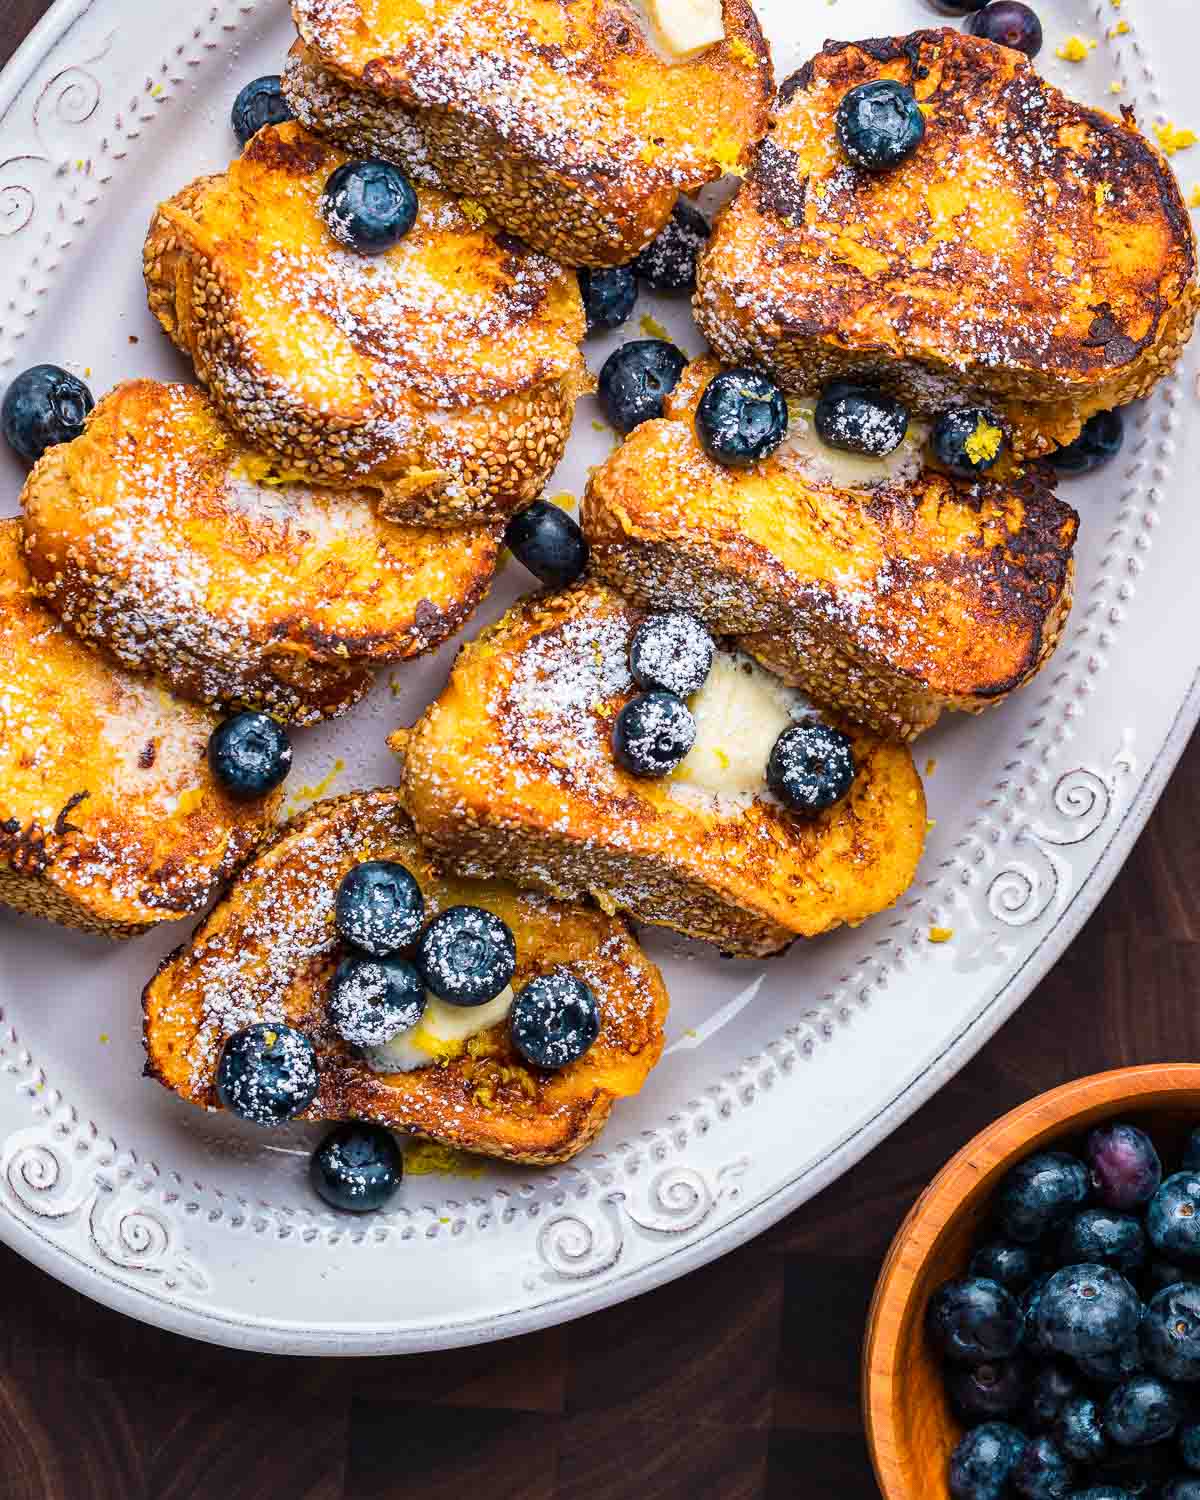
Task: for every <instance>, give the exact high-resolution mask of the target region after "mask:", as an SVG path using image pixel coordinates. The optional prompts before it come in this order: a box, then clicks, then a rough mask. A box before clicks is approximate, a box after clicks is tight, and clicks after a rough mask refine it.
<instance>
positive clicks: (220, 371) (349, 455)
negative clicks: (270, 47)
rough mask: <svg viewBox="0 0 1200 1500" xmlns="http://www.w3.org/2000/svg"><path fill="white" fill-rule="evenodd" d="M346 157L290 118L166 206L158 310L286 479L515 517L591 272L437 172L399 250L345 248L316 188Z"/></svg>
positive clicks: (569, 386)
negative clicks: (543, 251) (515, 229)
mask: <svg viewBox="0 0 1200 1500" xmlns="http://www.w3.org/2000/svg"><path fill="white" fill-rule="evenodd" d="M346 160H347V157H346V154H345V153H344V152H342V151H339V150H338V149H337V148H336V147H334V146H331V145H327V144H325V143H323V142H321V141H318V140H317V139H316V138H315V137H314V136H311V135H309V134H308V133H307V132H306V131H305V130H304V129H303V128H302V127H301V126H299V125H297V124H295V123H294V122H288V123H286V124H284V125H281V126H279V127H277V128H275V127H267V128H266V129H264V130H260V131H259V133H258V134H257V135H256V136H255V137H254V139H253V140H252V141H251V142H250V144H249V145H248V146H247V148H246V150H245V152H244V153H243V155H242V156H240V157H239V158H238V159H237V160H235V161H234V162H233V163H232V164H231V166H230V168H229V170H228V171H227V172H224V173H222V174H221V175H220V176H218V177H205V178H201V179H199V180H198V181H197V182H194V183H192V185H191V186H190V187H188V188H186V189H185V190H184V191H183V192H182V193H180V194H178V195H177V196H176V197H174V198H172V199H170V200H169V201H168V202H166V203H163V204H161V205H160V206H159V208H158V210H157V211H156V213H155V216H154V220H153V222H152V224H151V227H150V233H149V236H148V238H147V240H146V246H145V256H144V270H145V276H146V285H147V288H148V292H149V300H150V308H151V311H152V312H153V313H154V314H155V316H156V317H157V318H158V320H159V322H160V323H161V324H162V326H163V328H164V329H165V330H166V332H167V334H168V335H169V336H170V337H171V339H172V340H173V341H174V342H175V343H176V344H177V345H178V346H179V348H180V349H182V350H183V351H184V353H185V354H188V355H190V357H191V359H192V362H193V364H194V365H195V368H196V373H197V375H198V376H199V377H200V379H201V381H202V382H203V383H204V384H205V385H206V386H207V387H208V389H209V390H210V392H211V393H212V396H213V399H214V400H215V401H216V403H217V405H218V406H219V407H220V409H221V411H222V413H223V414H224V416H225V417H226V419H227V420H228V421H229V422H230V423H231V424H232V425H233V426H234V427H235V428H237V429H238V431H239V432H241V433H242V435H243V436H244V437H245V438H246V439H247V441H248V442H249V443H250V445H251V446H252V447H254V448H257V449H259V450H261V451H263V452H265V453H267V454H269V455H271V456H272V457H273V459H274V460H275V463H276V469H277V473H276V477H278V478H281V479H286V478H297V477H299V478H310V479H314V480H318V481H320V482H321V483H324V484H329V485H334V486H336V487H339V488H362V487H367V488H371V489H375V490H379V491H381V492H382V497H383V505H384V509H385V510H386V512H387V514H388V515H390V516H391V517H392V518H393V519H396V520H403V521H410V522H416V523H420V524H428V525H439V526H457V525H462V524H464V523H466V522H474V521H478V520H480V519H485V518H486V519H495V518H503V517H505V516H507V515H509V514H511V513H512V512H513V511H514V510H517V509H519V508H520V506H521V505H522V504H524V503H525V502H526V501H528V500H531V499H533V498H534V496H536V495H537V494H538V493H539V491H540V489H541V486H542V484H543V483H544V481H545V479H546V478H547V476H548V475H549V474H550V472H551V470H552V469H553V468H554V466H555V465H556V464H557V462H558V460H559V458H560V457H561V456H562V452H563V448H564V447H565V445H566V441H567V435H568V433H569V432H570V428H571V417H572V413H573V411H574V406H575V400H576V397H577V396H578V395H579V394H580V392H581V391H582V390H584V389H586V388H587V387H588V385H589V381H590V377H589V376H588V374H587V370H586V368H585V366H584V363H583V356H582V355H581V353H580V351H579V344H580V343H581V342H582V339H583V335H584V318H583V305H582V303H581V301H580V296H579V287H578V284H577V280H576V277H575V276H574V275H573V274H571V273H570V272H567V271H565V270H564V269H563V268H562V267H561V266H559V265H557V264H555V262H553V261H551V260H548V259H547V258H546V257H545V256H544V255H539V254H538V253H537V252H535V251H533V250H530V249H529V248H528V247H527V246H525V245H523V244H520V243H519V242H518V241H516V240H514V239H512V238H511V237H510V236H508V235H505V234H502V233H498V232H497V230H496V226H495V225H494V224H492V223H491V222H490V221H489V220H488V218H487V215H486V214H485V213H483V212H482V210H479V209H478V206H477V205H475V206H473V207H472V206H471V205H467V206H465V207H464V206H460V204H459V203H458V202H457V201H456V200H455V199H453V198H450V197H448V196H447V195H446V194H445V193H441V192H438V191H436V190H435V189H433V188H424V187H423V188H422V189H421V190H420V212H419V214H418V216H417V221H416V223H415V225H414V226H413V228H412V230H411V231H410V232H409V233H408V234H407V235H406V236H405V237H404V239H403V240H401V241H400V243H399V244H398V245H396V246H394V247H393V248H392V249H391V250H389V251H388V252H387V253H386V254H383V255H376V256H364V255H358V254H356V253H355V252H354V251H351V250H347V249H345V248H343V247H342V246H341V245H340V244H338V242H337V241H336V240H335V239H334V238H333V236H332V235H331V234H330V233H329V231H328V229H327V228H326V227H325V223H324V221H323V220H322V218H321V216H320V214H319V212H318V206H317V205H318V200H319V198H320V195H321V192H322V190H323V188H324V186H325V183H326V182H327V180H328V179H329V176H330V174H331V173H332V172H333V171H334V170H335V169H336V168H337V167H339V166H340V165H341V164H342V163H343V162H345V161H346Z"/></svg>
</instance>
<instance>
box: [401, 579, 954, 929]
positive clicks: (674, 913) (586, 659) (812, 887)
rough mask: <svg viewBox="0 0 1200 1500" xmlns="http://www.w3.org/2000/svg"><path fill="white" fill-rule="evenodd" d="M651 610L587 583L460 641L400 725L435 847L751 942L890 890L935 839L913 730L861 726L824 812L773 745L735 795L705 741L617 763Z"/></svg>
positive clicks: (514, 875) (882, 899)
mask: <svg viewBox="0 0 1200 1500" xmlns="http://www.w3.org/2000/svg"><path fill="white" fill-rule="evenodd" d="M644 617H645V616H644V612H643V611H641V610H639V609H638V608H637V607H636V606H635V605H632V604H629V603H627V602H626V601H625V600H623V599H622V598H621V597H620V596H619V595H618V594H616V593H614V592H612V591H611V590H610V589H607V588H605V587H604V586H603V585H601V584H597V583H584V584H581V585H579V586H577V587H576V588H574V589H572V590H569V591H567V592H565V593H562V594H552V595H534V596H532V597H531V598H529V599H526V600H524V601H522V602H521V603H519V604H518V605H517V606H516V607H515V608H514V609H512V610H511V611H510V612H509V613H508V614H507V615H506V616H505V617H504V619H503V620H501V621H500V623H499V624H498V625H496V626H494V627H493V628H492V629H490V630H488V631H486V632H485V633H484V634H483V635H482V636H480V637H479V639H477V640H476V641H474V642H472V643H471V644H470V645H468V646H465V647H464V648H463V649H462V651H461V652H460V653H459V656H458V660H457V662H456V663H455V666H454V671H453V672H452V674H451V677H450V682H449V684H448V686H447V687H446V690H445V691H444V692H443V694H442V696H441V697H440V698H439V699H438V700H437V701H436V702H435V703H434V704H433V705H432V706H431V707H430V708H429V709H428V710H427V712H426V713H425V715H424V717H423V718H422V719H421V720H420V721H419V722H418V723H417V724H416V726H415V727H414V728H413V729H412V730H411V731H401V732H399V733H398V734H396V735H394V736H393V737H392V740H391V743H392V745H393V747H394V748H395V749H396V750H397V751H398V752H399V753H400V754H401V755H402V756H403V760H404V769H403V774H402V777H401V787H402V790H403V793H404V800H405V805H406V806H407V807H408V809H409V811H410V812H411V813H412V816H413V821H414V822H415V824H416V826H417V831H418V833H419V834H420V837H421V838H422V839H423V840H424V842H425V843H426V844H427V845H428V846H429V848H430V849H431V850H433V851H434V852H435V854H436V855H437V857H438V858H439V859H441V860H443V861H445V862H446V864H447V866H448V867H449V868H452V869H456V870H459V871H461V872H462V873H464V874H470V875H485V874H497V875H504V876H506V877H508V878H509V879H512V880H515V881H516V882H517V884H519V885H522V886H527V887H531V888H533V889H536V890H544V891H547V892H549V893H551V894H553V895H555V896H558V897H562V898H564V899H572V898H576V897H579V896H583V895H590V896H592V897H593V898H594V899H595V900H596V901H597V902H598V903H599V904H600V905H601V906H602V907H604V909H605V910H607V911H627V912H629V913H630V914H631V915H632V916H633V917H634V918H636V919H637V920H638V921H642V922H652V923H657V924H660V925H662V926H666V927H674V928H676V929H677V930H679V931H680V932H684V933H687V934H689V935H691V936H693V937H699V938H704V939H706V940H707V941H709V942H712V943H716V944H718V945H719V946H720V947H721V948H722V949H724V950H725V951H726V952H728V953H732V954H738V955H742V956H745V957H755V956H761V955H766V954H770V953H775V952H778V951H779V950H780V949H782V948H784V947H786V946H787V945H788V944H789V943H790V942H791V941H792V940H793V939H794V938H796V937H798V936H803V937H813V936H816V935H817V934H818V933H822V932H826V931H828V930H829V929H830V928H833V927H837V926H839V925H840V924H842V923H850V924H852V925H853V924H857V923H859V922H861V921H863V920H864V918H866V917H869V916H871V915H872V914H873V913H875V912H878V911H882V910H883V909H884V908H885V907H887V906H890V905H891V904H892V903H893V902H894V901H895V900H896V899H897V898H898V897H899V896H900V895H901V894H902V893H903V892H904V891H905V890H906V889H907V888H908V886H909V884H910V883H911V881H912V879H913V875H914V873H915V872H916V868H917V862H918V860H919V859H920V856H921V849H922V845H923V843H924V839H925V797H924V793H923V791H922V788H921V782H920V779H919V778H918V776H917V773H916V770H915V769H914V767H913V763H912V757H911V756H910V754H909V752H908V750H907V749H906V748H905V747H904V746H903V745H899V744H895V743H888V742H885V741H882V740H880V739H878V738H876V737H875V736H874V735H872V734H869V733H868V732H866V731H864V730H851V731H849V733H850V735H851V739H852V741H853V745H854V754H855V758H856V762H857V766H858V774H857V776H856V778H855V781H854V783H853V786H852V787H851V790H850V792H849V794H848V795H847V796H846V797H845V798H844V799H843V800H842V801H841V802H840V803H838V804H836V805H835V806H834V807H832V808H830V809H829V810H828V811H827V812H825V813H823V814H821V816H820V817H818V818H816V819H815V820H814V821H811V822H808V821H805V820H803V819H801V818H799V817H797V816H796V815H795V814H793V813H792V812H790V811H789V810H788V809H786V808H784V807H782V806H781V805H780V804H778V803H777V802H776V801H775V800H774V799H773V798H771V797H770V796H769V795H768V793H767V789H766V786H765V784H763V776H764V774H765V769H766V761H767V757H768V755H769V754H770V749H771V744H769V743H768V744H766V745H765V746H762V747H760V748H761V755H760V758H759V760H758V763H757V766H756V767H755V770H756V779H757V783H758V784H757V786H755V787H752V788H749V789H747V788H746V787H743V786H741V785H740V783H739V785H738V787H736V788H734V789H733V792H732V794H731V795H729V796H723V795H717V796H713V797H708V796H706V795H704V794H703V790H701V792H700V793H698V792H697V787H696V785H695V784H694V780H693V778H692V768H691V766H690V764H689V763H690V761H691V757H689V762H685V766H684V767H681V768H680V772H681V773H684V774H683V775H680V773H676V780H674V781H668V782H658V781H650V780H645V779H639V778H637V777H634V776H631V775H629V774H627V773H626V772H625V771H623V770H621V769H620V768H619V767H618V766H617V764H616V762H615V761H614V759H613V754H612V748H611V735H612V726H613V721H614V719H615V718H616V716H617V714H618V712H619V711H620V709H621V708H622V707H623V706H624V704H625V703H626V702H628V700H629V699H630V698H631V697H632V696H633V692H634V688H633V684H632V682H631V679H630V675H629V667H628V657H629V646H630V642H631V640H632V638H633V634H634V631H635V630H636V629H637V626H638V624H639V623H640V622H641V620H642V619H644ZM729 717H730V718H731V719H732V717H733V714H732V713H731V714H730V715H729ZM772 743H773V741H772ZM718 749H719V747H718ZM729 749H730V751H731V753H732V754H738V753H741V752H744V749H745V746H744V745H741V746H738V745H731V746H730V747H729ZM713 753H714V754H715V753H717V752H715V751H714V752H713ZM725 759H726V761H728V760H729V759H730V756H726V757H725Z"/></svg>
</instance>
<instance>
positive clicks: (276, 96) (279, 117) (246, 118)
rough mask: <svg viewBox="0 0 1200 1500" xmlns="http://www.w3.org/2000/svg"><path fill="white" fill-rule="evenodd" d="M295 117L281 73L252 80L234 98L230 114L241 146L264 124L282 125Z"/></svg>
mask: <svg viewBox="0 0 1200 1500" xmlns="http://www.w3.org/2000/svg"><path fill="white" fill-rule="evenodd" d="M294 118H295V117H294V116H293V114H292V111H291V108H290V106H289V105H288V102H287V100H286V99H285V98H284V97H283V88H282V86H281V84H280V80H279V74H278V73H267V74H265V75H264V76H263V77H262V78H253V79H251V80H250V82H249V83H248V84H246V86H245V88H243V89H242V91H241V92H240V93H239V94H238V96H237V98H236V99H235V100H234V101H233V109H232V110H231V111H230V114H229V119H230V123H231V124H232V125H233V133H234V135H236V136H237V138H238V145H239V146H245V145H246V144H247V143H248V142H249V141H251V140H252V139H253V138H254V136H256V135H257V134H258V132H259V131H260V130H261V129H262V128H263V126H264V125H282V124H283V122H284V121H285V120H291V119H294Z"/></svg>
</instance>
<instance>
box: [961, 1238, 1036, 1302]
mask: <svg viewBox="0 0 1200 1500" xmlns="http://www.w3.org/2000/svg"><path fill="white" fill-rule="evenodd" d="M1041 1266H1042V1257H1041V1255H1040V1253H1039V1252H1038V1251H1037V1250H1032V1249H1030V1247H1029V1246H1028V1245H1016V1244H1013V1243H1012V1242H1011V1241H1009V1240H989V1241H988V1242H987V1243H986V1244H983V1245H980V1247H979V1248H978V1250H976V1252H975V1254H974V1255H972V1257H971V1264H970V1266H969V1267H968V1269H969V1270H970V1273H971V1275H972V1276H987V1277H989V1278H990V1279H991V1280H992V1281H998V1282H999V1283H1000V1285H1001V1286H1002V1287H1005V1288H1007V1290H1008V1291H1010V1292H1023V1291H1024V1290H1025V1288H1026V1287H1027V1286H1029V1285H1030V1283H1031V1282H1032V1281H1033V1279H1034V1277H1035V1276H1036V1275H1037V1274H1038V1272H1039V1271H1040V1270H1041Z"/></svg>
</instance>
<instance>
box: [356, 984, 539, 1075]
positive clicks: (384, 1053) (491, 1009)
mask: <svg viewBox="0 0 1200 1500" xmlns="http://www.w3.org/2000/svg"><path fill="white" fill-rule="evenodd" d="M512 1004H513V990H512V985H511V984H509V985H505V987H504V989H502V990H501V991H500V993H499V994H498V995H497V996H496V998H495V999H494V1000H489V1001H488V1002H487V1004H486V1005H447V1004H446V1002H445V1001H444V1000H439V999H438V997H437V996H436V995H435V994H433V993H432V992H431V991H429V990H426V991H425V1014H424V1015H423V1016H422V1017H421V1019H420V1021H418V1022H417V1024H416V1025H415V1026H413V1027H411V1028H410V1029H409V1030H408V1031H402V1032H401V1033H400V1035H399V1036H394V1037H393V1038H392V1039H391V1041H390V1042H383V1043H382V1044H381V1045H380V1046H378V1047H369V1048H367V1050H366V1059H367V1063H368V1065H369V1066H370V1067H371V1068H372V1069H373V1070H374V1071H375V1072H376V1073H411V1072H412V1070H413V1069H414V1068H425V1067H428V1066H429V1064H430V1063H431V1062H433V1061H434V1060H435V1059H436V1058H438V1057H447V1056H450V1057H453V1056H455V1055H456V1054H457V1053H458V1052H461V1050H462V1048H463V1046H464V1045H465V1044H466V1043H467V1042H469V1041H470V1039H471V1038H472V1037H473V1036H478V1035H479V1033H480V1032H481V1031H486V1030H487V1029H488V1027H489V1026H498V1025H499V1024H500V1022H501V1021H507V1020H508V1013H509V1011H510V1010H512Z"/></svg>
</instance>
